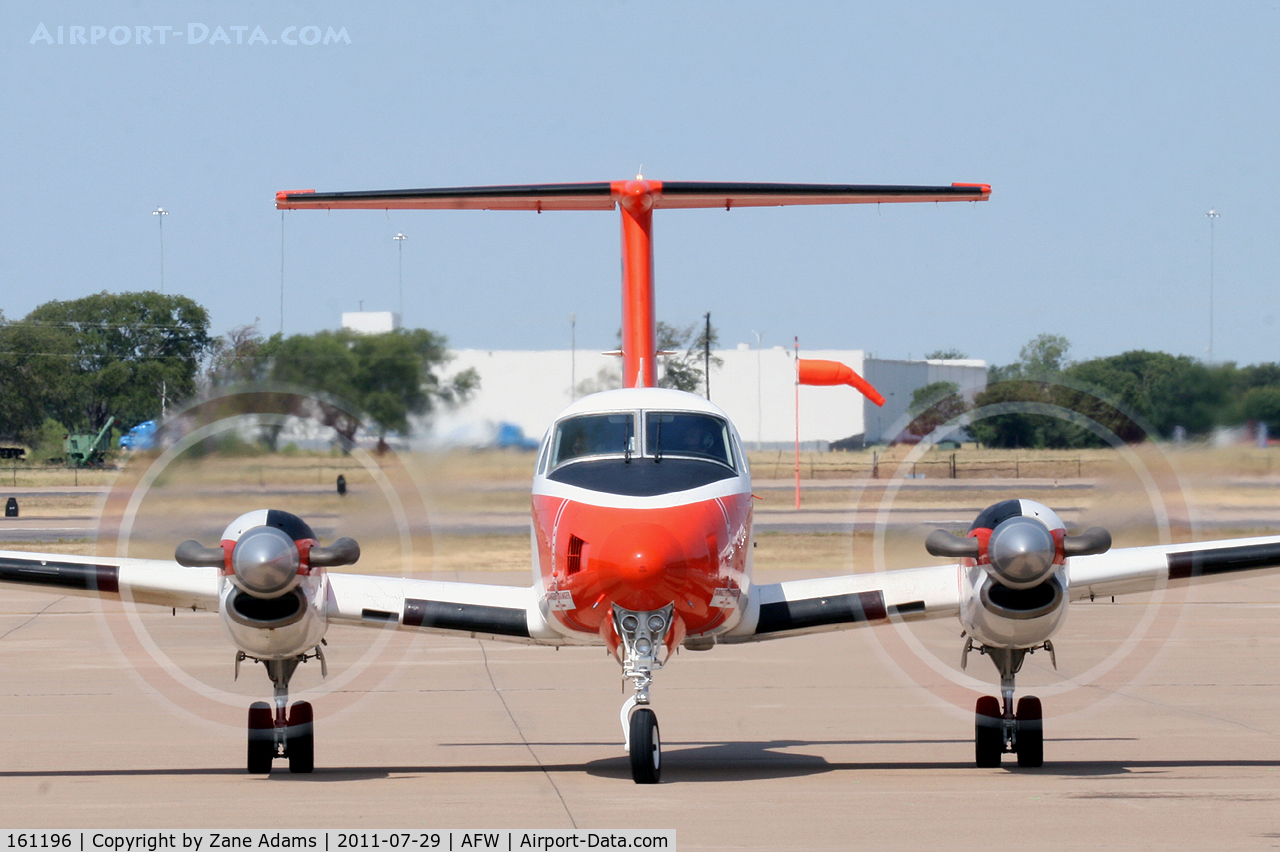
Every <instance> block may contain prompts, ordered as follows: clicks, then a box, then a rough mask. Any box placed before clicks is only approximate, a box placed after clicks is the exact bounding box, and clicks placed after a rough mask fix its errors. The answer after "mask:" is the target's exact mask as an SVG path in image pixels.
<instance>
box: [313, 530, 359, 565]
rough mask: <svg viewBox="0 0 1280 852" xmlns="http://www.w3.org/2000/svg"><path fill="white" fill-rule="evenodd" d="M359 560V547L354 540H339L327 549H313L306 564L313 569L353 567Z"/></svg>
mask: <svg viewBox="0 0 1280 852" xmlns="http://www.w3.org/2000/svg"><path fill="white" fill-rule="evenodd" d="M359 558H360V545H359V544H358V543H356V540H355V539H354V538H345V537H344V538H340V539H338V540H337V541H335V542H334V543H333V544H331V545H329V546H328V547H313V548H311V555H310V557H308V560H307V561H308V563H309V564H310V565H311V567H313V568H333V567H336V566H338V565H354V564H356V560H358V559H359Z"/></svg>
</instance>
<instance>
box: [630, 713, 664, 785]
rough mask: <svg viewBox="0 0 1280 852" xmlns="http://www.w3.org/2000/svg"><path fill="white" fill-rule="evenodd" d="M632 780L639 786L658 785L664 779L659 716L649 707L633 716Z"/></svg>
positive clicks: (631, 741) (631, 739) (631, 738)
mask: <svg viewBox="0 0 1280 852" xmlns="http://www.w3.org/2000/svg"><path fill="white" fill-rule="evenodd" d="M630 743H631V778H632V780H634V781H635V782H636V783H637V784H657V783H658V781H659V779H661V778H662V741H661V739H659V737H658V716H657V714H655V713H654V712H653V711H652V710H650V709H648V708H647V707H641V708H640V709H638V710H636V711H635V712H634V713H632V714H631V737H630Z"/></svg>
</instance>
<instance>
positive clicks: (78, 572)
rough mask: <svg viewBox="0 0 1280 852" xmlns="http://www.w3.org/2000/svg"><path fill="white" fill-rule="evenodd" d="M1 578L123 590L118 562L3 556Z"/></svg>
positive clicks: (61, 586)
mask: <svg viewBox="0 0 1280 852" xmlns="http://www.w3.org/2000/svg"><path fill="white" fill-rule="evenodd" d="M0 582H4V583H19V584H22V585H27V586H52V587H54V588H58V589H86V590H88V591H91V592H98V593H100V594H106V595H115V594H119V593H120V569H119V568H118V567H117V566H115V565H93V564H88V565H86V564H84V563H80V562H56V561H51V560H48V559H14V558H6V559H0Z"/></svg>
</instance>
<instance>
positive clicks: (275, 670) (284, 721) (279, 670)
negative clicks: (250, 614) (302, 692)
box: [236, 645, 329, 775]
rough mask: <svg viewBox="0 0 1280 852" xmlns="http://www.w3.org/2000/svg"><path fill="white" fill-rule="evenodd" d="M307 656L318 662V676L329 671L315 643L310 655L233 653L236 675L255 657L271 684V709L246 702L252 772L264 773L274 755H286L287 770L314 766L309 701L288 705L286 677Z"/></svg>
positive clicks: (267, 771) (249, 759)
mask: <svg viewBox="0 0 1280 852" xmlns="http://www.w3.org/2000/svg"><path fill="white" fill-rule="evenodd" d="M310 659H318V660H319V661H320V673H321V676H322V677H324V676H327V675H328V674H329V671H328V668H329V667H328V665H327V664H326V663H325V659H324V652H323V651H321V650H320V646H318V645H317V646H316V650H315V653H314V654H299V655H298V656H296V657H291V658H289V659H285V660H260V659H257V658H255V657H250V656H249V655H248V654H245V653H244V652H243V651H241V652H239V653H238V654H236V675H237V676H239V674H240V662H241V661H242V660H255V661H256V662H259V663H262V664H263V665H264V666H265V667H266V669H267V675H268V677H270V678H271V683H272V685H273V686H274V687H275V708H274V712H273V708H272V706H271V705H270V704H268V703H267V702H265V701H255V702H254V703H253V704H251V705H249V751H248V762H247V765H248V770H249V772H250V773H251V774H253V775H268V774H270V773H271V764H272V762H273V761H274V760H275V759H276V758H277V757H283V758H288V760H289V771H290V772H294V773H305V772H311V771H312V770H313V769H314V768H315V734H314V728H313V719H314V713H313V712H312V709H311V703H310V702H307V701H296V702H294V704H293V706H292V707H289V706H288V705H289V679H290V678H292V677H293V673H294V671H295V670H296V669H297V668H298V664H299V663H305V662H306V661H307V660H310Z"/></svg>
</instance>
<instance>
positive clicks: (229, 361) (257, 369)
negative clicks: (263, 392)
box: [201, 322, 267, 388]
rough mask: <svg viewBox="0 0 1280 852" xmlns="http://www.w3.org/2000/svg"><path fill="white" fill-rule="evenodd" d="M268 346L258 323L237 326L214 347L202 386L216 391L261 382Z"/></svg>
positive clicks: (216, 342) (213, 343)
mask: <svg viewBox="0 0 1280 852" xmlns="http://www.w3.org/2000/svg"><path fill="white" fill-rule="evenodd" d="M266 343H267V341H266V339H265V338H263V336H262V333H261V332H260V331H259V330H258V323H257V322H254V323H253V324H251V325H238V326H235V327H234V328H232V329H231V330H229V331H228V332H227V333H226V334H224V335H222V336H221V337H219V338H217V339H215V340H214V341H213V342H212V343H211V344H210V346H209V357H208V364H207V366H206V367H205V372H204V376H203V379H202V382H201V383H202V384H203V385H204V387H205V388H215V387H220V386H223V385H234V384H243V383H245V382H252V381H256V380H258V379H261V378H262V374H263V371H264V369H265V366H266V364H265V361H266V355H265V346H266Z"/></svg>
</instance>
